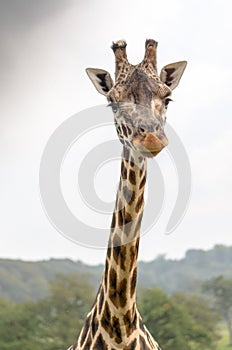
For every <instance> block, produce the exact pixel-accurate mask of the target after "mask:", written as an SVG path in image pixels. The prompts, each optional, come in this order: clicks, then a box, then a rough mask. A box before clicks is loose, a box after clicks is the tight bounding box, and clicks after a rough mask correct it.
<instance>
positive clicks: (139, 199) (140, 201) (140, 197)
mask: <svg viewBox="0 0 232 350" xmlns="http://www.w3.org/2000/svg"><path fill="white" fill-rule="evenodd" d="M142 205H143V193H142V194H141V195H140V196H139V198H138V200H137V203H136V206H135V211H136V213H138V212H139V211H140V209H141V207H142Z"/></svg>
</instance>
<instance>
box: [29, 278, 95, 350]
mask: <svg viewBox="0 0 232 350" xmlns="http://www.w3.org/2000/svg"><path fill="white" fill-rule="evenodd" d="M93 298H94V297H93V290H92V286H91V285H90V284H89V283H88V281H87V279H86V278H85V277H84V276H79V277H77V275H74V274H72V275H69V276H62V275H60V276H58V277H57V280H56V281H52V282H51V283H50V295H49V297H48V298H46V299H44V300H41V301H38V302H37V303H36V304H35V308H34V312H35V313H36V315H37V317H38V318H39V319H40V325H39V326H40V327H39V333H38V335H39V343H40V344H41V348H42V349H43V350H53V349H54V350H55V349H65V347H67V346H68V345H71V344H73V343H74V342H75V339H76V337H77V335H78V333H79V332H80V329H81V326H82V324H83V322H84V319H85V317H86V314H87V312H88V311H89V309H90V306H91V304H92V302H93Z"/></svg>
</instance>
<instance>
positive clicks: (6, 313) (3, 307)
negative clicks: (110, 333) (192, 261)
mask: <svg viewBox="0 0 232 350" xmlns="http://www.w3.org/2000/svg"><path fill="white" fill-rule="evenodd" d="M231 286H232V280H227V279H225V278H223V277H218V278H216V279H213V280H210V281H208V282H206V283H205V284H204V286H203V287H204V288H203V291H204V293H205V297H202V296H201V297H199V296H194V295H185V294H182V293H178V294H174V295H173V296H171V297H170V296H168V295H167V294H165V293H164V292H162V291H161V290H159V289H156V288H146V289H140V290H139V297H138V307H139V310H140V312H141V314H142V316H143V320H144V322H145V324H146V325H147V327H148V328H149V330H150V332H151V333H152V334H153V336H154V337H155V339H157V340H158V342H159V343H160V345H161V347H162V349H163V350H196V349H200V350H213V349H217V344H218V340H219V338H220V336H219V322H220V321H221V320H222V318H223V317H224V316H225V314H224V312H225V311H227V309H228V308H230V307H231V306H232V289H231ZM219 289H220V290H221V291H223V293H219ZM94 294H95V292H94V289H93V287H92V286H91V284H90V283H89V281H88V279H87V278H86V277H85V276H83V275H76V274H71V275H69V276H67V275H65V276H64V275H59V276H57V277H56V279H55V280H54V281H51V282H50V284H49V293H48V295H47V297H45V298H42V299H39V300H37V301H34V302H32V301H30V302H24V303H15V302H13V301H11V300H7V299H0V315H1V317H0V349H1V350H22V349H23V350H31V349H33V350H41V349H43V350H65V349H66V348H67V347H68V346H69V345H71V344H73V343H74V342H75V339H76V337H77V335H78V333H79V331H80V329H81V327H82V324H83V322H84V319H85V318H86V314H87V313H88V311H89V310H90V308H91V305H92V303H93V300H94ZM209 296H212V298H209ZM223 299H224V301H225V300H226V304H225V303H224V302H223ZM207 300H211V302H212V303H211V304H208V302H207ZM222 304H223V305H222Z"/></svg>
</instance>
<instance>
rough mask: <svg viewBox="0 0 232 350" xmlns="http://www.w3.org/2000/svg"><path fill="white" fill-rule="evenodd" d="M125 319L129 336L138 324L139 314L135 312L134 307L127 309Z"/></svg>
mask: <svg viewBox="0 0 232 350" xmlns="http://www.w3.org/2000/svg"><path fill="white" fill-rule="evenodd" d="M123 321H124V324H125V326H126V335H127V337H129V336H130V335H131V334H132V333H133V332H134V331H135V329H136V325H137V324H136V323H137V315H136V312H134V307H132V309H131V310H128V311H127V313H126V314H125V315H124V317H123Z"/></svg>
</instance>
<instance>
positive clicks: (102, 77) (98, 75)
mask: <svg viewBox="0 0 232 350" xmlns="http://www.w3.org/2000/svg"><path fill="white" fill-rule="evenodd" d="M86 73H87V74H88V77H89V78H90V80H91V81H92V83H93V85H94V86H95V88H96V89H97V91H98V92H100V94H102V95H104V96H106V95H107V92H108V91H110V89H111V88H112V86H113V85H114V83H113V80H112V78H111V76H110V73H108V72H107V71H106V70H103V69H97V68H87V69H86Z"/></svg>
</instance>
